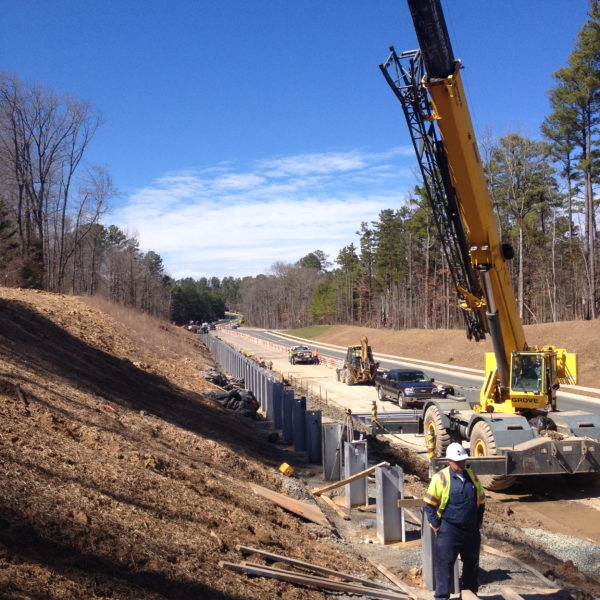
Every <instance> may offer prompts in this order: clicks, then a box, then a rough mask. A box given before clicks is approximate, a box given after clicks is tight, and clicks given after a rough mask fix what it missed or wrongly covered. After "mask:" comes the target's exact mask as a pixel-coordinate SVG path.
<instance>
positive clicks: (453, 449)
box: [446, 442, 469, 462]
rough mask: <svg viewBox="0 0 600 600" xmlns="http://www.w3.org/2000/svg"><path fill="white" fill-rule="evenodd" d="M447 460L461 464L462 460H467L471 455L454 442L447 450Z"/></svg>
mask: <svg viewBox="0 0 600 600" xmlns="http://www.w3.org/2000/svg"><path fill="white" fill-rule="evenodd" d="M446 458H447V459H448V460H453V461H454V462H460V461H461V460H467V458H469V454H468V452H467V451H466V450H465V449H464V448H463V447H462V446H461V445H460V444H459V443H457V442H453V443H452V444H450V445H449V446H448V448H447V449H446Z"/></svg>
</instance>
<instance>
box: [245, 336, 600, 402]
mask: <svg viewBox="0 0 600 600" xmlns="http://www.w3.org/2000/svg"><path fill="white" fill-rule="evenodd" d="M244 332H245V333H247V334H248V335H252V336H255V337H258V338H260V339H264V340H268V341H271V342H274V343H277V344H283V345H287V346H293V345H296V344H306V345H308V346H309V347H312V348H318V349H319V352H321V354H324V355H326V356H331V357H333V358H336V359H338V360H344V357H345V356H346V350H345V349H344V348H341V347H339V346H333V345H332V344H323V343H320V342H315V341H313V340H303V339H300V338H291V337H289V336H286V335H281V334H279V333H275V332H272V331H268V330H261V329H250V330H244ZM373 355H374V357H375V359H376V360H379V362H380V365H381V367H382V368H384V369H392V368H398V367H413V368H418V369H422V370H423V371H425V372H426V373H427V374H429V375H430V376H431V377H433V378H435V380H436V381H437V382H438V383H443V384H447V385H452V386H453V387H454V388H455V390H456V393H457V395H462V396H465V397H466V398H467V400H468V401H469V402H478V401H479V390H480V389H481V385H482V382H483V370H478V369H468V368H463V367H455V366H454V365H438V364H435V363H428V362H426V361H422V360H414V361H413V360H406V358H401V357H392V356H389V355H381V354H378V353H377V352H374V354H373ZM481 358H482V362H483V356H482V357H481ZM598 392H599V393H600V390H599V391H598ZM558 406H559V408H560V409H561V410H564V411H567V410H581V411H586V412H597V411H598V410H600V398H594V397H593V396H586V395H585V394H579V393H574V392H572V391H566V390H562V391H560V392H559V393H558Z"/></svg>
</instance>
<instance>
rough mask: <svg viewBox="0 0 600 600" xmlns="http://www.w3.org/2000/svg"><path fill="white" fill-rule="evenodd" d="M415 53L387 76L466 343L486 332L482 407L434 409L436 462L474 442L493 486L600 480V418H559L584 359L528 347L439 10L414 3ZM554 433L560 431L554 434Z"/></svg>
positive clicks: (575, 414)
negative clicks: (537, 478)
mask: <svg viewBox="0 0 600 600" xmlns="http://www.w3.org/2000/svg"><path fill="white" fill-rule="evenodd" d="M408 5H409V8H410V12H411V16H412V19H413V23H414V27H415V31H416V34H417V39H418V42H419V49H418V50H411V51H408V52H403V53H402V54H400V55H398V54H397V53H396V51H395V50H394V48H393V47H392V48H391V49H390V50H391V53H390V55H389V57H388V59H387V61H386V62H385V63H384V64H382V65H380V68H381V70H382V72H383V74H384V76H385V78H386V80H387V82H388V84H389V85H390V87H391V88H392V90H393V91H394V93H395V94H396V96H397V97H398V99H399V100H400V103H401V105H402V108H403V111H404V115H405V117H406V121H407V124H408V127H409V131H410V135H411V138H412V141H413V145H414V148H415V152H416V154H417V159H418V162H419V166H420V169H421V174H422V176H423V182H424V184H425V189H426V191H427V196H428V199H429V202H430V204H431V207H432V212H433V215H434V219H435V222H436V226H437V229H438V233H439V235H440V238H441V241H442V246H443V247H444V252H445V255H446V259H447V261H448V264H449V266H450V270H451V272H452V276H453V278H454V284H455V287H456V290H457V294H458V297H459V304H460V307H461V308H462V309H463V315H464V319H465V325H466V331H467V337H468V338H469V339H472V338H474V339H475V340H476V341H479V340H481V339H484V338H485V336H486V334H489V335H490V337H491V339H492V345H493V350H494V351H493V352H492V353H486V356H485V378H484V383H483V387H482V389H481V392H480V400H479V404H476V405H475V406H474V408H472V407H471V405H470V404H469V403H468V402H466V401H465V400H464V399H463V401H456V400H450V401H430V402H429V403H426V405H425V406H424V407H423V428H424V432H425V433H426V434H427V435H428V437H429V439H430V441H431V446H432V450H433V451H434V453H435V455H437V456H443V454H444V452H445V448H446V447H447V446H448V444H449V443H450V442H451V441H461V440H468V441H469V442H470V447H471V456H473V457H475V458H476V461H474V462H477V463H478V470H479V472H480V473H487V476H485V477H484V478H483V479H484V482H485V483H486V484H487V487H489V488H491V489H504V488H507V487H509V486H510V485H512V483H513V482H514V478H515V476H516V475H534V474H548V473H566V474H570V475H574V474H578V473H594V474H598V473H599V472H600V444H599V441H600V415H597V414H591V413H584V412H581V411H571V412H564V411H558V410H557V406H556V392H557V390H558V388H559V386H560V384H561V383H565V384H568V383H569V384H574V383H576V382H577V363H576V356H575V355H574V354H573V353H569V352H567V351H566V350H564V349H560V348H557V347H555V346H543V347H531V346H529V345H528V344H527V342H526V340H525V334H524V331H523V325H522V322H521V319H520V317H519V313H518V310H517V304H516V300H515V295H514V292H513V288H512V284H511V281H510V276H509V271H508V267H507V261H508V260H510V259H511V258H512V257H513V250H512V247H511V246H510V244H506V243H502V241H501V239H500V234H499V231H498V227H497V224H496V219H495V215H494V212H493V204H492V200H491V198H490V195H489V192H488V189H487V185H486V180H485V174H484V171H483V166H482V163H481V158H480V156H479V151H478V148H477V141H476V138H475V133H474V130H473V125H472V122H471V116H470V114H469V108H468V106H467V101H466V97H465V92H464V89H463V85H462V81H461V72H460V71H461V62H460V60H455V58H454V54H453V51H452V46H451V44H450V39H449V36H448V31H447V28H446V23H445V20H444V15H443V13H442V9H441V5H440V1H439V0H408ZM548 431H552V433H551V434H548V433H547V432H548Z"/></svg>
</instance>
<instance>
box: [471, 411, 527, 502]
mask: <svg viewBox="0 0 600 600" xmlns="http://www.w3.org/2000/svg"><path fill="white" fill-rule="evenodd" d="M469 443H470V446H471V456H473V457H477V456H495V455H496V454H498V449H497V448H496V440H495V439H494V434H493V432H492V429H491V428H490V426H489V425H488V424H487V423H486V422H485V421H478V422H477V423H475V425H474V426H473V429H472V430H471V436H470V438H469ZM479 479H480V481H481V484H482V485H483V487H484V488H486V489H488V490H493V491H500V490H506V489H508V488H509V487H511V486H512V485H514V483H515V481H516V480H517V478H516V477H514V476H513V475H479Z"/></svg>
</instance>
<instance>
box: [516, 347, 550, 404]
mask: <svg viewBox="0 0 600 600" xmlns="http://www.w3.org/2000/svg"><path fill="white" fill-rule="evenodd" d="M543 369H544V361H543V358H542V357H541V356H539V355H537V354H516V353H515V354H513V356H512V378H511V389H512V391H514V392H533V393H536V394H540V393H541V392H542V391H543V389H542V385H543V379H542V373H543V372H544V371H543Z"/></svg>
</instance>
